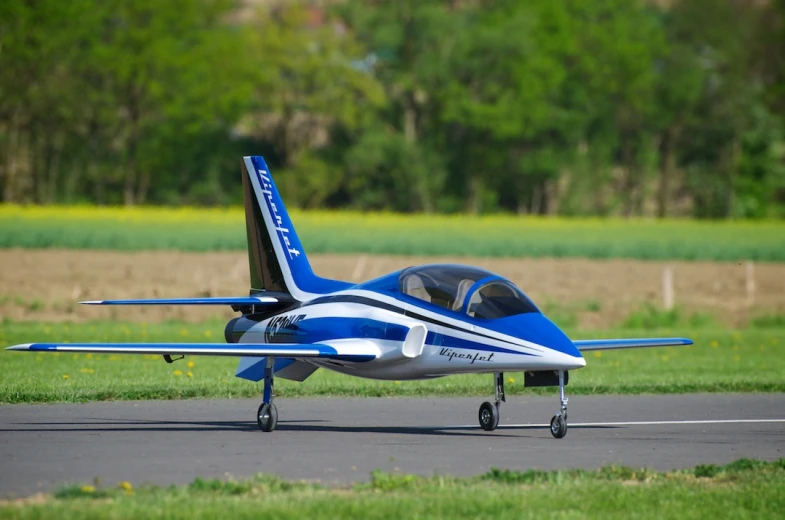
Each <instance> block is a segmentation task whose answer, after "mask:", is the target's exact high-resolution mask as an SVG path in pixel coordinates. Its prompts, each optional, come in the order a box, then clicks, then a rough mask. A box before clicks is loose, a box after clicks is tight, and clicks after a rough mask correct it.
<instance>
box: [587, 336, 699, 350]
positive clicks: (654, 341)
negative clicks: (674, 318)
mask: <svg viewBox="0 0 785 520" xmlns="http://www.w3.org/2000/svg"><path fill="white" fill-rule="evenodd" d="M573 343H574V344H575V346H576V347H577V348H578V350H580V351H581V352H588V351H590V350H613V349H621V348H647V347H684V346H687V345H692V340H691V339H687V338H641V339H584V340H577V341H573Z"/></svg>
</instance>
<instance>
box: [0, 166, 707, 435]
mask: <svg viewBox="0 0 785 520" xmlns="http://www.w3.org/2000/svg"><path fill="white" fill-rule="evenodd" d="M242 170H243V171H242V179H243V191H244V196H245V217H246V230H247V234H248V256H249V263H250V271H251V291H250V296H248V297H229V298H183V299H154V300H104V301H89V302H82V303H86V304H91V305H144V304H146V305H230V306H232V308H233V309H234V310H235V311H239V312H241V313H242V316H240V317H238V318H235V319H233V320H231V321H230V322H229V323H228V324H227V325H226V331H225V336H226V342H227V344H213V343H31V344H26V345H16V346H13V347H9V349H10V350H23V351H34V352H58V351H66V352H98V353H113V354H161V355H163V357H164V359H166V361H167V362H172V356H185V355H189V356H191V355H200V356H238V357H240V358H241V359H240V364H239V366H238V368H237V374H236V375H237V376H238V377H242V378H245V379H249V380H251V381H260V380H264V395H263V398H262V403H261V405H260V406H259V409H258V412H257V415H256V419H257V423H258V425H259V428H260V429H261V430H262V431H266V432H269V431H273V430H274V429H275V427H276V424H277V422H278V412H277V410H276V407H275V404H273V382H274V379H275V376H279V377H283V378H286V379H291V380H294V381H304V380H305V379H306V378H308V376H310V375H311V374H312V373H314V372H315V371H316V370H317V369H318V368H325V369H329V370H335V371H337V372H340V373H343V374H348V375H352V376H358V377H366V378H372V379H385V380H407V379H426V378H434V377H442V376H447V375H451V374H469V373H482V374H486V373H487V374H493V375H494V383H495V384H494V388H495V400H494V402H485V403H483V404H482V406H480V410H479V423H480V426H481V427H482V428H483V429H484V430H488V431H491V430H494V429H495V428H496V426H497V425H498V423H499V406H500V405H501V403H502V402H504V401H505V396H504V372H510V371H521V372H524V384H525V385H526V386H558V387H559V398H560V408H559V411H558V412H557V413H556V415H554V417H553V419H552V420H551V434H552V435H553V436H554V437H556V438H561V437H564V435H565V434H566V433H567V398H566V397H565V395H564V387H565V385H566V384H567V382H568V371H570V370H575V369H578V368H581V367H583V366H585V365H586V361H585V360H584V359H583V356H582V355H581V353H582V352H586V351H589V350H603V349H619V348H637V347H662V346H675V345H690V344H692V341H690V340H689V339H686V338H660V339H617V340H583V341H581V340H578V341H573V340H570V338H568V337H567V335H566V334H564V332H562V331H561V330H560V329H559V327H557V326H556V325H555V324H554V323H553V322H551V321H550V320H549V319H548V318H546V317H545V315H543V314H542V312H541V311H540V310H539V309H538V308H537V306H536V305H535V304H534V303H533V302H532V301H531V300H530V299H529V298H528V297H527V296H526V295H525V294H524V293H523V292H522V291H521V290H520V289H519V288H518V287H516V286H515V285H514V284H513V283H512V282H510V281H509V280H506V279H505V278H503V277H501V276H498V275H495V274H493V273H491V272H488V271H486V270H484V269H479V268H476V267H469V266H464V265H423V266H416V267H409V268H408V269H403V270H401V271H397V272H394V273H390V274H388V275H386V276H382V277H381V278H377V279H375V280H371V281H368V282H364V283H360V284H352V283H349V282H342V281H336V280H328V279H324V278H320V277H318V276H316V275H315V274H314V272H313V271H312V269H311V266H310V264H309V262H308V259H307V258H306V256H305V252H304V251H303V246H302V244H301V243H300V240H299V238H298V237H297V233H296V232H295V230H294V226H293V225H292V222H291V220H290V218H289V215H288V213H287V211H286V208H285V207H284V204H283V201H282V200H281V197H280V195H279V194H278V190H277V189H276V187H275V183H274V182H273V179H272V176H271V175H270V170H269V169H268V168H267V165H266V164H265V161H264V159H263V158H262V157H245V158H244V159H243V167H242Z"/></svg>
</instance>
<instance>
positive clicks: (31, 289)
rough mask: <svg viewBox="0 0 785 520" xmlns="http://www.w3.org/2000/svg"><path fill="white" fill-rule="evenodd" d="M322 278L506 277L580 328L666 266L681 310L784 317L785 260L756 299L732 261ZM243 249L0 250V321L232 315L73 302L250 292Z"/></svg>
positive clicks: (414, 260)
mask: <svg viewBox="0 0 785 520" xmlns="http://www.w3.org/2000/svg"><path fill="white" fill-rule="evenodd" d="M311 262H312V264H313V267H314V270H315V271H316V272H317V273H318V274H320V275H322V276H326V277H334V278H339V279H345V280H356V281H361V280H367V279H370V278H374V277H376V276H380V275H382V274H385V273H387V272H389V271H393V270H395V269H400V268H402V267H407V266H409V265H414V264H419V263H430V262H461V263H470V264H475V265H479V266H482V267H485V268H487V269H490V270H492V271H494V272H497V273H499V274H501V275H504V276H507V277H509V278H510V279H512V280H513V281H514V282H515V283H517V284H518V285H519V286H520V287H522V288H523V289H524V290H525V291H526V292H527V293H528V294H529V296H531V297H532V299H534V301H535V302H537V303H538V304H539V305H540V306H541V307H543V308H544V309H546V310H547V309H549V308H551V309H552V308H555V309H556V310H555V312H556V313H559V312H562V313H563V312H569V313H573V314H574V315H577V317H578V320H579V324H580V326H581V327H586V328H599V327H608V326H612V325H615V324H618V323H620V322H621V321H622V320H623V319H624V318H625V317H626V316H627V315H628V314H629V313H630V312H632V311H635V310H637V309H639V308H640V307H641V305H642V304H643V303H644V302H651V303H652V304H655V305H658V306H659V305H662V278H663V269H664V268H665V267H666V266H670V267H671V268H672V272H673V279H674V289H675V290H674V294H675V302H676V304H677V305H678V306H681V307H683V308H684V309H685V310H686V311H688V312H704V313H710V314H713V315H715V316H716V317H717V318H718V319H719V320H720V321H721V322H722V323H723V324H728V325H744V324H746V322H747V321H748V319H749V316H750V315H760V314H773V313H785V264H755V266H754V281H755V294H754V302H751V301H750V300H749V298H748V292H747V275H746V273H747V268H746V266H745V265H743V264H736V263H710V262H668V263H658V262H640V261H629V260H612V261H597V260H575V259H573V260H556V259H551V260H549V259H537V260H534V259H519V260H514V259H466V258H462V259H455V258H437V257H388V256H357V255H314V256H313V257H312V258H311ZM248 283H249V282H248V265H247V256H246V255H245V254H244V253H178V252H141V253H123V252H92V251H72V250H21V249H18V250H3V251H0V316H2V317H3V318H11V319H14V320H36V321H61V320H72V321H82V320H88V319H117V320H136V321H150V322H155V321H160V320H165V319H185V320H188V321H199V320H203V319H205V318H208V317H226V318H229V317H231V316H233V315H234V314H233V313H232V312H231V310H229V309H222V308H184V307H171V308H170V307H147V308H145V307H104V308H99V307H87V306H80V305H77V304H76V302H77V301H79V300H90V299H105V298H153V297H160V298H166V297H178V296H180V297H189V296H229V295H244V294H247V293H248Z"/></svg>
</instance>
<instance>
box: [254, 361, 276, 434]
mask: <svg viewBox="0 0 785 520" xmlns="http://www.w3.org/2000/svg"><path fill="white" fill-rule="evenodd" d="M274 381H275V359H273V357H272V356H268V357H267V365H266V366H265V367H264V395H263V397H262V404H261V405H259V410H258V411H257V412H256V423H257V424H258V425H259V429H260V430H262V431H263V432H271V431H273V430H275V427H276V426H277V425H278V410H277V409H276V408H275V405H274V404H273V397H275V395H274V394H273V383H274Z"/></svg>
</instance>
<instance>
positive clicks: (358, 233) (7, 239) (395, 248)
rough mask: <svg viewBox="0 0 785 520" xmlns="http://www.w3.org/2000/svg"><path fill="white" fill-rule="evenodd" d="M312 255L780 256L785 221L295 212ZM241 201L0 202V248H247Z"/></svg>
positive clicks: (758, 258)
mask: <svg viewBox="0 0 785 520" xmlns="http://www.w3.org/2000/svg"><path fill="white" fill-rule="evenodd" d="M292 219H293V221H294V224H295V225H296V227H297V230H298V233H299V235H300V238H301V240H302V242H303V245H304V246H305V249H306V250H307V251H308V252H309V253H370V254H394V255H453V256H475V257H553V258H560V257H565V258H566V257H585V258H632V259H645V260H657V259H682V260H724V261H737V260H755V261H766V262H785V240H783V239H782V237H784V236H785V222H775V221H762V222H697V221H680V220H664V221H661V220H622V219H610V220H606V219H585V218H584V219H565V218H541V217H518V216H512V215H494V216H484V217H471V216H466V215H456V216H444V215H442V216H426V215H398V214H376V213H370V214H363V213H356V212H347V211H339V212H325V211H314V212H301V211H295V212H292ZM245 241H246V238H245V227H244V214H243V211H242V208H230V209H205V208H178V209H171V208H92V207H71V206H62V207H57V206H55V207H43V208H41V207H26V206H12V205H2V206H0V248H10V247H23V248H52V247H58V248H76V249H110V250H111V249H114V250H124V251H138V250H151V249H167V250H180V251H233V250H245V247H246V244H245Z"/></svg>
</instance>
